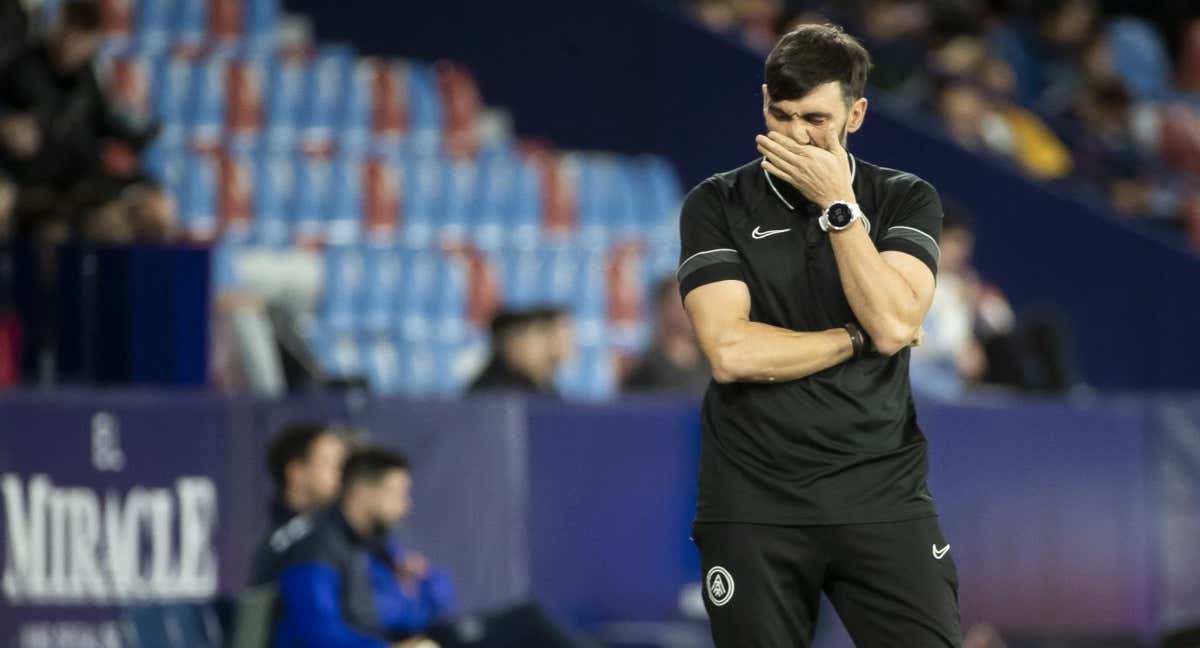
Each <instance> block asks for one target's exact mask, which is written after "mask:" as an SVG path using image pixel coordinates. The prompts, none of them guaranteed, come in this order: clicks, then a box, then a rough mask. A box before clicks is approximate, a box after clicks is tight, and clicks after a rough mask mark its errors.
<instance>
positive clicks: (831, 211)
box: [817, 200, 871, 234]
mask: <svg viewBox="0 0 1200 648" xmlns="http://www.w3.org/2000/svg"><path fill="white" fill-rule="evenodd" d="M860 218H861V219H862V221H863V223H864V224H865V225H866V226H867V233H868V234H870V233H871V220H870V219H869V218H867V216H866V215H865V214H863V213H862V210H861V209H859V208H858V204H857V203H852V202H846V201H844V200H837V201H834V202H832V203H829V206H828V207H826V208H825V211H823V212H821V217H820V218H819V219H817V223H818V224H820V226H821V230H822V231H825V232H828V231H829V230H833V231H835V232H840V231H842V230H844V229H846V228H847V227H850V226H851V225H853V224H854V221H856V220H858V219H860Z"/></svg>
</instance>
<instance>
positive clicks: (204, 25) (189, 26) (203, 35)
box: [171, 0, 208, 47]
mask: <svg viewBox="0 0 1200 648" xmlns="http://www.w3.org/2000/svg"><path fill="white" fill-rule="evenodd" d="M173 18H174V20H173V28H172V29H171V31H172V32H173V39H172V40H173V41H174V42H175V43H176V44H178V45H181V46H184V47H199V46H200V45H203V44H204V42H205V41H206V40H208V2H206V0H175V13H174V16H173Z"/></svg>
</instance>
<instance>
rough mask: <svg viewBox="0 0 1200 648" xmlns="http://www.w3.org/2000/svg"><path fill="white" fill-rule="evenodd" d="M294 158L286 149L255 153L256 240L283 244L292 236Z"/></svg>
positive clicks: (271, 243)
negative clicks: (283, 151)
mask: <svg viewBox="0 0 1200 648" xmlns="http://www.w3.org/2000/svg"><path fill="white" fill-rule="evenodd" d="M295 189H296V162H295V159H294V158H293V157H292V156H291V155H288V154H286V153H276V152H274V151H270V150H266V151H262V152H260V153H259V154H258V156H257V160H256V163H255V170H254V211H255V218H254V222H255V224H256V228H255V240H257V241H258V242H259V243H262V244H265V245H271V246H276V245H282V244H284V243H286V242H287V241H289V240H290V239H291V237H292V228H293V219H292V214H293V205H294V200H293V199H292V197H293V196H294V195H295Z"/></svg>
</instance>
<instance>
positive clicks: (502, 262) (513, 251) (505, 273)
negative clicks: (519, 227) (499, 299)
mask: <svg viewBox="0 0 1200 648" xmlns="http://www.w3.org/2000/svg"><path fill="white" fill-rule="evenodd" d="M542 261H543V259H542V257H541V255H539V254H538V251H537V249H536V248H535V247H533V246H514V247H509V248H506V249H504V250H502V251H501V252H500V255H499V258H498V259H497V266H498V268H499V271H500V281H501V289H502V291H503V294H504V303H505V305H506V306H509V307H511V308H525V307H528V306H532V305H534V304H537V303H538V288H539V286H538V284H539V280H540V276H541V274H542V268H541V263H542Z"/></svg>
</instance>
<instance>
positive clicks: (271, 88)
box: [265, 58, 308, 151]
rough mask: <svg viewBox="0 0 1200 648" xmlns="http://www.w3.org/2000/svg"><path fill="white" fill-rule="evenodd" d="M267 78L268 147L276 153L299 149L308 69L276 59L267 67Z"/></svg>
mask: <svg viewBox="0 0 1200 648" xmlns="http://www.w3.org/2000/svg"><path fill="white" fill-rule="evenodd" d="M266 74H267V79H266V86H267V96H266V98H265V101H266V125H265V128H266V141H267V146H269V147H270V148H271V149H273V150H277V151H285V150H289V149H292V148H294V147H295V146H296V144H295V142H296V137H297V132H298V128H299V121H300V107H301V105H302V104H303V102H304V91H305V83H306V77H307V74H308V68H307V66H306V65H305V64H304V62H303V61H300V60H297V59H292V58H275V59H273V60H271V61H270V63H269V64H268V66H267V72H266Z"/></svg>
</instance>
